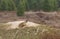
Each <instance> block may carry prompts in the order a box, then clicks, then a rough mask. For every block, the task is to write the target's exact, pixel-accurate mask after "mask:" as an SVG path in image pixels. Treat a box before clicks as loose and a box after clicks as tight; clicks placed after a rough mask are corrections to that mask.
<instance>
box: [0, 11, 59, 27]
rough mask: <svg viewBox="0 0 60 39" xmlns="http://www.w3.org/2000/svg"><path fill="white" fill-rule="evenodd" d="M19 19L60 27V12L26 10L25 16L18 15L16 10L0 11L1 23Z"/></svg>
mask: <svg viewBox="0 0 60 39" xmlns="http://www.w3.org/2000/svg"><path fill="white" fill-rule="evenodd" d="M18 20H28V21H32V22H35V23H39V24H46V25H51V26H53V27H57V28H60V13H58V12H31V11H30V12H25V14H24V16H19V17H18V16H17V15H16V12H15V11H4V12H0V23H3V22H9V21H18Z"/></svg>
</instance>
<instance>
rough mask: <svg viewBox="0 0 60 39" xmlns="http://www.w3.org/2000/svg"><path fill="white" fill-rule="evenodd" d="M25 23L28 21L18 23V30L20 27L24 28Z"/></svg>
mask: <svg viewBox="0 0 60 39" xmlns="http://www.w3.org/2000/svg"><path fill="white" fill-rule="evenodd" d="M27 22H28V20H26V21H24V22H22V23H20V24H19V28H20V27H25V26H26V23H27Z"/></svg>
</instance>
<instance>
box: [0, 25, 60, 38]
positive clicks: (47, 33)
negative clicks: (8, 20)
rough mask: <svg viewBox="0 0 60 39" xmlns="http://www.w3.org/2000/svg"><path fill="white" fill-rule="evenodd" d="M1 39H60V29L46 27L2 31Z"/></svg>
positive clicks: (0, 33)
mask: <svg viewBox="0 0 60 39" xmlns="http://www.w3.org/2000/svg"><path fill="white" fill-rule="evenodd" d="M0 25H2V24H0ZM4 26H5V25H4ZM0 28H2V27H0ZM0 39H60V29H56V28H52V27H48V26H46V25H40V26H39V27H29V28H28V27H26V28H20V29H15V30H8V31H6V30H4V29H0Z"/></svg>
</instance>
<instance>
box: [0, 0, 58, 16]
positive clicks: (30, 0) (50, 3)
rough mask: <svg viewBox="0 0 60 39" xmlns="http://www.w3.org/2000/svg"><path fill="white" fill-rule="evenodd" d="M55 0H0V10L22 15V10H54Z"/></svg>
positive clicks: (56, 4) (55, 8) (55, 7)
mask: <svg viewBox="0 0 60 39" xmlns="http://www.w3.org/2000/svg"><path fill="white" fill-rule="evenodd" d="M57 7H58V1H57V0H0V11H16V12H17V15H18V16H22V15H23V14H24V11H30V10H32V11H40V10H44V11H56V10H57V9H58V8H57Z"/></svg>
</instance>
